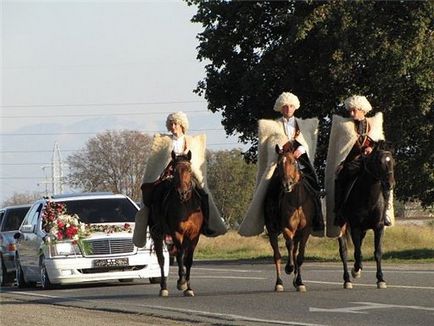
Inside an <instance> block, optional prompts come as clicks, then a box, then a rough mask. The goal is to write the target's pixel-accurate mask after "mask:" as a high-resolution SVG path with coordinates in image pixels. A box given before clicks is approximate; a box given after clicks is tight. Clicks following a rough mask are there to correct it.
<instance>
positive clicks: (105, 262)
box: [94, 258, 128, 267]
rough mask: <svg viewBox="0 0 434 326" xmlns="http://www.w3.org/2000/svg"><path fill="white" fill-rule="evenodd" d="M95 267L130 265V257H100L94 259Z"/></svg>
mask: <svg viewBox="0 0 434 326" xmlns="http://www.w3.org/2000/svg"><path fill="white" fill-rule="evenodd" d="M94 266H95V267H112V266H115V267H116V266H128V258H115V259H98V260H95V261H94Z"/></svg>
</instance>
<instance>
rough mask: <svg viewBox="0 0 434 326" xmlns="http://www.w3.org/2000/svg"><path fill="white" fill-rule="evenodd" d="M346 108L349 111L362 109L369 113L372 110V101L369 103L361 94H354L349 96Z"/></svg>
mask: <svg viewBox="0 0 434 326" xmlns="http://www.w3.org/2000/svg"><path fill="white" fill-rule="evenodd" d="M344 104H345V108H346V109H347V110H348V111H349V110H351V109H358V110H362V111H363V112H365V113H368V112H369V111H371V110H372V106H371V103H369V101H368V99H367V98H366V97H364V96H361V95H353V96H350V97H349V98H347V99H346V100H345V102H344Z"/></svg>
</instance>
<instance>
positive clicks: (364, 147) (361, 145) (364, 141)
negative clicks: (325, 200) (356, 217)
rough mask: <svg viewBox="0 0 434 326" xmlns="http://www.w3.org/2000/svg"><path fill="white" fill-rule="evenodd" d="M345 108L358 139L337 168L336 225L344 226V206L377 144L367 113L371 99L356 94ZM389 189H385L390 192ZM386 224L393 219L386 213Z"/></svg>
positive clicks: (386, 195)
mask: <svg viewBox="0 0 434 326" xmlns="http://www.w3.org/2000/svg"><path fill="white" fill-rule="evenodd" d="M344 103H345V108H346V109H347V110H348V111H349V113H350V116H351V117H352V119H353V125H354V130H355V132H356V133H357V137H356V140H355V142H354V144H353V146H352V148H351V150H350V152H349V154H348V155H347V157H346V158H345V159H344V160H343V161H342V162H341V163H340V164H339V166H338V168H337V176H336V179H335V197H334V201H335V203H334V204H335V205H334V207H335V208H334V211H335V221H334V223H335V225H337V226H342V225H343V224H345V222H346V219H345V217H344V216H343V206H344V203H345V201H346V198H347V196H348V193H349V192H350V190H351V187H352V185H353V184H354V181H355V180H356V179H357V177H358V175H359V174H360V173H361V171H362V169H363V159H364V157H367V156H369V155H370V154H371V152H372V150H373V147H374V146H375V145H376V143H377V142H376V141H374V140H373V139H372V138H371V137H370V136H369V134H370V129H371V125H370V123H369V122H368V120H367V119H366V117H365V115H366V114H367V113H368V112H369V111H371V109H372V107H371V104H370V103H369V101H368V100H367V99H366V97H364V96H359V95H354V96H351V97H349V98H347V99H346V100H345V102H344ZM388 191H389V190H386V189H385V190H384V192H388ZM384 196H385V198H389V196H388V194H387V193H385V194H384ZM384 216H385V218H384V225H385V226H390V225H391V221H390V220H389V218H388V215H387V214H385V215H384Z"/></svg>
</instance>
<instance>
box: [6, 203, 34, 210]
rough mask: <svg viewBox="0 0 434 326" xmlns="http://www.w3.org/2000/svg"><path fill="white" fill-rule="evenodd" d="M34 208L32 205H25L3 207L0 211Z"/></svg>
mask: <svg viewBox="0 0 434 326" xmlns="http://www.w3.org/2000/svg"><path fill="white" fill-rule="evenodd" d="M31 206H32V204H23V205H13V206H6V207H2V208H0V210H2V211H3V210H8V209H15V208H26V207H27V208H30V207H31Z"/></svg>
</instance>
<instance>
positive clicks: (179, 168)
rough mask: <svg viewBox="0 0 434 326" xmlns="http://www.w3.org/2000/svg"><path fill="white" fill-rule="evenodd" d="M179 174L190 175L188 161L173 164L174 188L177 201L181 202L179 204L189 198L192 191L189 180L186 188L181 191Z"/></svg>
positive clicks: (191, 184) (191, 183)
mask: <svg viewBox="0 0 434 326" xmlns="http://www.w3.org/2000/svg"><path fill="white" fill-rule="evenodd" d="M181 173H190V174H191V173H192V170H191V163H190V162H189V161H183V160H178V161H175V162H174V175H175V183H174V187H175V188H176V191H177V193H178V196H179V199H180V200H181V202H183V203H184V202H186V201H187V200H189V199H190V198H191V193H192V191H193V182H192V181H191V179H190V182H188V185H187V188H185V189H182V188H183V187H181V182H182V180H181Z"/></svg>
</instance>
